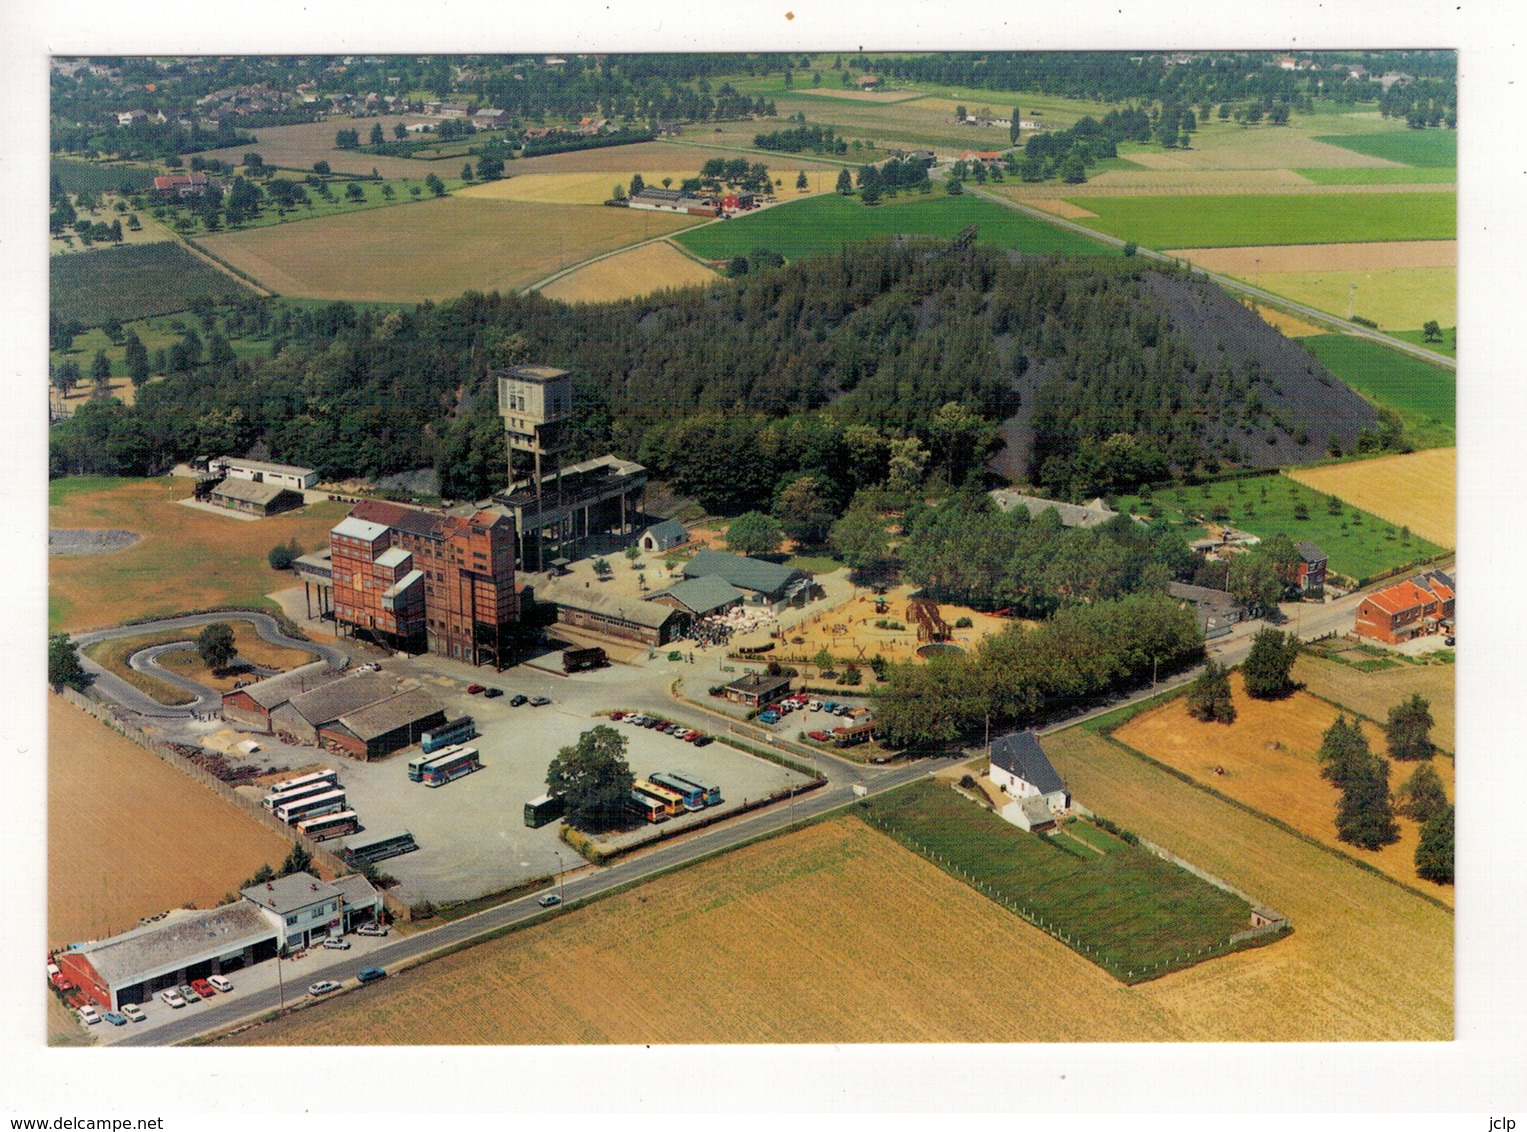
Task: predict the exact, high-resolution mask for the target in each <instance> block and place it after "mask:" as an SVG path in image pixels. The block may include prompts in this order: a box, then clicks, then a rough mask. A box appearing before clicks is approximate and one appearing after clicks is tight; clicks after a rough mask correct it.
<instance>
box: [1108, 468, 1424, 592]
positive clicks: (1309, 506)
mask: <svg viewBox="0 0 1527 1132" xmlns="http://www.w3.org/2000/svg"><path fill="white" fill-rule="evenodd" d="M1206 488H1207V491H1205V489H1206ZM1264 489H1265V498H1264ZM1329 499H1330V497H1329V496H1326V495H1324V494H1322V493H1321V492H1318V491H1315V490H1314V489H1313V488H1309V487H1306V486H1305V485H1304V484H1302V483H1297V482H1295V481H1294V480H1292V479H1289V478H1288V477H1287V476H1283V475H1278V474H1276V473H1270V474H1269V475H1267V476H1257V477H1253V478H1250V479H1238V480H1233V481H1225V482H1221V483H1212V484H1201V485H1199V486H1197V487H1175V488H1164V489H1160V490H1158V491H1156V492H1155V493H1154V494H1153V495H1152V497H1151V499H1150V501H1149V503H1148V504H1147V507H1146V509H1147V510H1149V511H1151V512H1152V513H1154V514H1157V515H1161V516H1163V517H1164V518H1166V519H1168V520H1171V521H1178V522H1180V521H1183V520H1194V519H1196V518H1197V516H1200V515H1202V516H1204V517H1206V518H1212V517H1213V515H1214V514H1215V513H1216V511H1218V513H1220V514H1224V513H1225V510H1228V512H1229V518H1228V519H1227V520H1218V521H1221V522H1229V523H1231V524H1232V525H1234V526H1235V527H1237V528H1239V529H1241V530H1244V531H1250V532H1251V533H1252V534H1254V535H1257V536H1259V537H1261V538H1264V539H1265V538H1269V537H1270V536H1272V535H1275V534H1278V533H1279V532H1280V531H1281V532H1282V533H1284V534H1287V535H1288V536H1289V537H1290V538H1292V539H1293V540H1294V541H1295V542H1301V541H1304V540H1306V539H1308V540H1309V541H1311V542H1313V543H1315V544H1316V545H1317V546H1319V547H1320V549H1321V550H1323V551H1325V553H1326V554H1327V555H1328V556H1329V557H1330V560H1331V562H1330V566H1331V569H1332V570H1334V571H1337V572H1338V573H1342V574H1346V575H1347V576H1348V577H1351V578H1366V577H1371V576H1373V575H1375V574H1379V573H1382V572H1384V571H1386V570H1393V569H1396V568H1398V567H1401V566H1405V565H1406V564H1409V563H1415V562H1417V561H1418V560H1420V559H1423V558H1428V557H1430V556H1432V555H1435V554H1440V553H1442V547H1440V546H1436V545H1435V544H1433V543H1430V542H1427V541H1426V540H1425V539H1423V538H1421V537H1420V536H1419V535H1416V534H1412V535H1411V536H1410V538H1409V540H1408V541H1406V540H1405V539H1404V538H1403V536H1402V534H1401V532H1400V528H1399V527H1398V526H1396V525H1394V524H1391V523H1389V522H1387V521H1385V520H1383V519H1380V518H1378V517H1377V516H1375V515H1372V514H1369V513H1368V512H1366V511H1361V510H1359V509H1358V508H1356V507H1353V506H1351V505H1350V504H1346V503H1343V504H1342V505H1341V511H1340V514H1336V515H1333V514H1331V513H1330V511H1329V509H1328V502H1329ZM1118 502H1119V509H1120V510H1121V511H1125V510H1128V509H1129V508H1130V507H1131V506H1133V507H1135V508H1137V509H1139V508H1140V499H1139V497H1138V496H1120V497H1119V501H1118ZM1301 503H1302V504H1303V505H1304V508H1305V513H1306V515H1307V517H1306V518H1303V519H1299V518H1296V517H1295V515H1294V509H1295V507H1297V506H1298V505H1299V504H1301ZM1248 508H1249V510H1248Z"/></svg>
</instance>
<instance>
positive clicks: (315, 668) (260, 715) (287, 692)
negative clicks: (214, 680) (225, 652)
mask: <svg viewBox="0 0 1527 1132" xmlns="http://www.w3.org/2000/svg"><path fill="white" fill-rule="evenodd" d="M339 678H340V673H338V672H334V671H332V670H330V668H329V666H328V664H327V663H325V662H324V661H321V660H318V661H314V662H313V663H312V664H304V665H303V666H302V667H301V668H294V669H292V670H291V671H290V672H283V673H281V674H280V675H279V676H272V677H269V678H268V679H265V680H260V681H258V682H256V683H254V684H250V685H248V686H246V687H243V688H235V689H233V691H231V692H224V693H223V718H224V719H226V720H228V722H230V723H246V724H248V725H249V726H251V727H258V728H259V729H260V730H262V731H270V730H272V728H271V722H270V713H271V712H272V711H274V710H275V709H276V708H279V707H281V706H282V705H283V704H287V703H290V702H291V699H292V697H293V696H300V695H302V694H303V693H304V692H310V691H312V690H313V689H314V688H317V687H319V686H320V685H323V684H328V683H330V682H331V681H334V680H338V679H339Z"/></svg>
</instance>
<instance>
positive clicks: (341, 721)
mask: <svg viewBox="0 0 1527 1132" xmlns="http://www.w3.org/2000/svg"><path fill="white" fill-rule="evenodd" d="M444 722H445V709H444V708H443V707H441V706H440V703H439V701H437V700H436V699H435V697H434V696H432V695H430V694H429V693H428V692H426V691H424V689H422V688H410V689H409V690H407V691H405V692H399V693H398V694H397V695H396V696H391V697H389V698H387V699H385V700H378V701H377V702H376V703H372V704H367V705H366V706H365V707H362V708H357V709H356V710H355V711H352V712H347V713H346V714H344V715H342V716H340V717H339V718H338V719H336V720H335V721H334V722H332V723H330V724H328V725H326V726H324V727H320V728H319V729H318V738H319V739H320V740H321V741H322V742H323V743H324V744H325V745H332V746H337V747H339V748H340V749H342V750H343V751H344V752H345V754H347V755H351V756H352V757H354V758H358V759H379V758H382V757H383V756H385V755H390V754H392V752H394V751H400V750H402V749H403V748H404V747H411V746H413V745H414V744H415V743H417V742H418V741H419V739H420V737H421V736H422V735H423V734H424V733H425V732H426V731H428V730H429V729H430V728H431V727H438V726H440V725H441V724H443V723H444Z"/></svg>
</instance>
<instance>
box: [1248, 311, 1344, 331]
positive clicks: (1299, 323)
mask: <svg viewBox="0 0 1527 1132" xmlns="http://www.w3.org/2000/svg"><path fill="white" fill-rule="evenodd" d="M1246 305H1247V306H1249V307H1251V309H1252V310H1254V311H1256V312H1257V314H1259V315H1261V316H1262V321H1263V322H1265V323H1267V325H1269V326H1274V327H1277V329H1278V330H1280V331H1281V332H1282V333H1283V336H1284V337H1285V338H1307V337H1309V336H1310V335H1311V334H1329V333H1330V331H1329V330H1327V329H1326V328H1325V327H1324V326H1316V325H1315V324H1314V323H1313V322H1305V321H1304V319H1302V318H1295V317H1294V316H1293V315H1291V314H1284V313H1283V312H1282V311H1279V310H1273V309H1272V308H1271V307H1262V306H1258V305H1257V304H1255V303H1247V304H1246Z"/></svg>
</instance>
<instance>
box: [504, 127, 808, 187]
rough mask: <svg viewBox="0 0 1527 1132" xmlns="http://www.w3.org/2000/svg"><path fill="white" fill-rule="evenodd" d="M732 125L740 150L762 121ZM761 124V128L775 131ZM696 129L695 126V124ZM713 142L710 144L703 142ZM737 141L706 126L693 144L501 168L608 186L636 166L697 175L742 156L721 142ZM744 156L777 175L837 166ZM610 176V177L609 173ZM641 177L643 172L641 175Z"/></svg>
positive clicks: (790, 157)
mask: <svg viewBox="0 0 1527 1132" xmlns="http://www.w3.org/2000/svg"><path fill="white" fill-rule="evenodd" d="M730 125H731V126H735V127H737V128H738V129H745V130H746V131H747V141H746V143H745V145H746V148H749V149H751V148H752V145H753V135H754V134H757V133H759V132H760V128H761V127H764V126H765V124H764V123H762V122H743V123H740V124H739V123H730ZM775 128H776V127H774V126H767V127H766V130H765V132H767V130H772V129H775ZM695 129H696V130H697V131H698V130H699V127H695ZM712 140H714V142H715V145H716V148H712V147H710V146H708V145H707V144H706V143H707V142H710V141H712ZM736 142H737V139H736V138H732V137H725V138H723V135H722V134H720V133H717V134H714V135H712V133H711V131H710V129H709V128H706V130H705V132H704V136H703V137H696V139H695V143H693V144H690V143H685V142H674V141H650V142H636V143H635V144H634V145H611V146H604V147H602V148H600V149H582V150H578V151H577V152H575V153H549V154H547V155H546V156H545V157H524V158H520V159H518V160H515V161H511V162H509V163H508V164H507V165H506V166H505V168H504V174H505V176H507V177H510V178H513V177H522V176H524V175H526V174H527V173H601V174H605V175H606V177H605V179H606V180H608V181H609V182H610V183H611V184H612V185H613V184H614V183H615V177H618V176H619V175H621V174H625V177H626V179H627V181H629V180H630V176H631V174H632V173H634V172H635V171H637V170H639V169H680V170H683V169H687V170H689V172H688V173H686V174H685V176H688V177H693V176H694V175H695V174H697V173H699V171H700V166H702V165H704V164H705V163H706V162H707V161H708V160H710V159H711V158H712V157H725V158H728V159H730V158H733V157H739V156H742V155H741V154H738V153H734V152H732V151H730V150H729V149H726V148H720V147H722V146H727V145H732V144H735V143H736ZM747 156H748V160H749V162H750V163H751V162H755V161H762V162H763V163H764V164H765V165H767V166H768V167H769V172H770V173H771V175H773V176H775V177H778V176H780V174H779V173H777V172H775V170H774V166H775V165H776V164H778V165H779V166H780V168H784V166H785V165H789V166H790V168H791V169H792V170H794V169H826V170H830V171H831V172H832V175H833V177H834V178H836V177H837V175H838V172H837V171H838V168H839V167H838V165H837V164H835V163H833V162H829V161H817V160H815V159H814V158H812V157H810V156H806V155H797V154H793V153H765V152H764V151H763V150H758V151H756V153H751V154H749V155H747ZM610 174H614V176H610ZM643 176H645V174H643ZM785 184H786V186H787V187H788V186H790V185H793V184H794V181H793V180H791V181H786V182H785Z"/></svg>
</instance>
